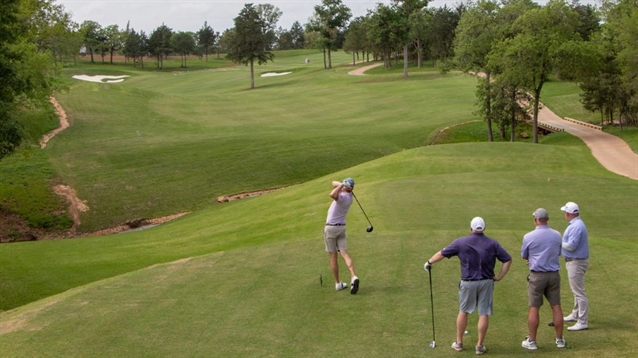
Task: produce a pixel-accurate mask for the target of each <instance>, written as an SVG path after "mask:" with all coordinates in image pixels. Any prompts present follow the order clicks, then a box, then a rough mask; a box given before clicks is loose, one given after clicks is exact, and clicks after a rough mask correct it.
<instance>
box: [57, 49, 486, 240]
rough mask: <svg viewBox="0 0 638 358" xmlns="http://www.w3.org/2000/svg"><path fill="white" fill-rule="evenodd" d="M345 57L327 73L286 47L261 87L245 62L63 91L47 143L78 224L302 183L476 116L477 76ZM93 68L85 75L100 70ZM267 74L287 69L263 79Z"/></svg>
mask: <svg viewBox="0 0 638 358" xmlns="http://www.w3.org/2000/svg"><path fill="white" fill-rule="evenodd" d="M305 57H309V58H310V59H311V64H310V65H306V64H305V63H304V58H305ZM349 61H351V59H350V56H349V55H348V54H345V53H343V52H337V53H336V54H335V56H334V57H333V63H335V68H334V69H332V70H323V64H322V58H321V54H320V53H318V52H314V51H305V52H301V53H298V54H297V55H296V56H293V55H291V54H286V56H282V57H281V58H279V57H278V58H277V60H276V62H275V63H274V64H268V65H267V66H261V67H258V68H257V71H256V85H257V88H256V89H254V90H248V85H249V72H248V69H247V68H246V67H245V66H236V67H227V68H220V69H210V70H199V71H179V72H177V71H176V72H149V71H141V70H135V69H133V68H132V67H131V66H120V67H117V68H119V69H120V70H119V71H115V70H113V68H115V67H113V66H111V67H108V69H110V70H111V71H109V73H106V74H108V75H130V76H131V77H130V78H127V79H126V80H124V82H121V83H114V84H104V83H91V82H83V81H78V82H76V83H75V84H73V85H72V86H71V90H70V91H69V92H68V93H60V94H58V95H57V99H58V100H59V102H60V103H61V104H62V105H63V107H64V108H65V110H66V113H67V115H68V117H69V121H70V122H71V127H70V128H69V129H67V130H65V131H64V132H62V133H60V134H58V135H57V136H56V137H55V138H53V139H52V140H51V141H50V142H49V145H48V146H47V148H46V150H47V152H48V154H49V157H50V161H51V163H52V165H53V167H54V168H55V170H56V172H58V173H59V175H60V176H61V177H62V180H63V181H64V182H65V183H67V184H68V185H70V186H71V187H73V188H74V189H75V190H76V192H77V193H78V196H79V198H80V199H81V200H84V201H86V203H87V205H88V207H89V210H88V211H87V212H85V213H83V214H82V217H81V221H82V222H81V225H80V226H79V227H78V230H79V231H82V232H91V231H96V230H99V229H104V228H106V227H112V226H116V225H120V224H122V223H124V222H127V221H129V220H133V219H136V218H140V217H143V218H154V217H161V216H165V215H172V214H176V213H181V212H187V211H194V210H198V209H202V208H205V207H208V206H210V205H211V204H214V203H215V200H216V199H217V197H219V196H223V195H230V194H235V193H240V192H246V191H255V190H263V189H270V188H274V187H281V186H286V185H291V184H298V183H303V182H305V181H307V180H312V179H315V178H317V177H319V176H323V175H326V174H328V173H332V172H334V171H335V170H340V169H344V168H348V167H350V166H352V165H355V164H358V163H362V162H365V161H368V160H373V159H375V158H379V157H383V156H385V155H388V154H392V153H396V152H399V151H402V150H404V149H410V148H415V147H418V146H422V145H426V144H429V143H430V141H431V140H432V138H433V137H434V135H435V134H436V132H437V131H438V130H440V129H441V128H443V127H445V126H447V125H450V124H454V123H459V122H464V121H468V120H474V119H476V117H475V116H474V115H473V114H472V111H473V102H474V86H475V83H476V80H475V79H474V78H472V77H471V76H469V75H465V74H461V73H454V74H449V75H446V76H441V75H439V73H438V72H437V69H436V68H433V67H429V68H424V69H421V70H418V71H417V70H415V71H414V74H413V75H412V76H411V77H410V78H409V79H408V80H403V79H402V78H401V75H400V74H397V73H394V72H390V73H387V74H383V72H381V74H375V75H373V76H349V75H347V72H348V71H349V70H351V69H352V68H353V67H352V66H347V64H348V63H349ZM95 67H97V68H99V66H95ZM102 67H104V66H102ZM97 68H91V67H90V68H89V69H90V71H88V73H89V74H91V75H96V74H99V73H98V69H97ZM375 71H377V72H378V71H379V70H378V69H376V70H375ZM381 71H383V70H381ZM85 72H87V71H86V69H68V70H67V71H66V72H65V74H66V75H69V76H71V75H78V74H83V73H85ZM269 72H292V73H291V74H289V75H286V76H279V77H267V78H261V77H258V76H259V75H260V74H261V73H269ZM449 93H454V95H453V96H450V95H449Z"/></svg>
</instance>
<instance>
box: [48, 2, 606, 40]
mask: <svg viewBox="0 0 638 358" xmlns="http://www.w3.org/2000/svg"><path fill="white" fill-rule="evenodd" d="M546 1H547V0H536V2H538V3H541V4H544V3H545V2H546ZM250 2H251V1H246V0H57V1H56V3H57V4H60V5H63V6H64V8H65V10H66V12H68V13H71V14H72V18H73V21H75V22H77V23H80V24H81V23H82V22H84V21H86V20H92V21H95V22H97V23H99V24H100V25H102V26H103V27H106V26H109V25H118V26H119V27H120V28H121V29H124V28H126V24H127V23H128V22H130V27H131V28H133V29H135V31H138V32H139V31H144V32H146V34H147V35H149V34H150V33H151V32H152V31H153V30H154V29H156V28H157V27H159V26H160V25H162V23H164V24H165V25H166V26H168V27H170V28H171V29H173V31H175V32H177V31H192V32H196V31H197V30H199V29H201V28H202V26H203V25H204V21H207V22H208V25H209V26H211V27H212V28H213V30H215V31H219V32H220V33H221V32H223V31H224V30H225V29H228V28H231V27H233V19H234V18H235V17H237V15H238V14H239V11H240V10H241V9H242V8H243V7H244V4H246V3H250ZM342 2H343V3H344V4H345V5H346V6H348V7H349V8H350V10H351V11H352V15H353V17H357V16H363V15H365V14H366V13H367V12H368V10H369V9H370V10H372V9H374V8H375V7H376V4H377V3H384V4H390V3H391V0H376V1H370V0H342ZM459 2H460V1H459V0H432V1H430V5H429V7H435V8H438V7H443V6H444V5H447V6H448V7H452V8H454V7H455V6H456V4H458V3H459ZM252 3H253V4H255V5H257V4H272V5H274V6H276V7H278V8H279V10H281V11H282V12H283V15H282V16H281V18H280V19H279V22H278V23H277V26H281V27H283V28H285V29H288V30H289V29H290V27H291V26H292V24H293V23H294V22H295V21H299V23H301V24H302V25H304V24H305V23H306V22H308V18H309V17H310V16H312V14H313V12H314V7H315V5H319V4H321V0H264V1H252ZM580 3H581V4H590V3H591V4H595V3H596V0H580Z"/></svg>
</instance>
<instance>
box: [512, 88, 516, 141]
mask: <svg viewBox="0 0 638 358" xmlns="http://www.w3.org/2000/svg"><path fill="white" fill-rule="evenodd" d="M510 102H511V103H512V130H511V131H510V142H513V141H514V139H515V138H516V105H517V101H516V88H515V87H514V88H513V90H512V94H511V98H510Z"/></svg>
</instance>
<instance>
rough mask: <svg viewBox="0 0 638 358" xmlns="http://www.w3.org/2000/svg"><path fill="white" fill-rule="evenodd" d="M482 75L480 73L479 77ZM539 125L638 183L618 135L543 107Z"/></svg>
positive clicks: (632, 157) (636, 165) (634, 163)
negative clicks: (571, 137)
mask: <svg viewBox="0 0 638 358" xmlns="http://www.w3.org/2000/svg"><path fill="white" fill-rule="evenodd" d="M381 65H383V63H375V64H372V65H368V66H363V67H360V68H357V69H355V70H352V71H350V72H348V74H349V75H353V76H363V75H365V72H366V71H367V70H369V69H372V68H375V67H378V66H381ZM478 75H479V76H480V75H481V74H478ZM538 122H539V124H540V123H542V124H546V125H549V126H552V127H556V128H559V129H562V130H564V131H565V132H567V133H569V134H571V135H575V136H576V137H578V138H580V139H582V141H583V142H585V144H586V145H587V146H588V147H589V149H590V150H591V153H592V155H593V156H594V158H596V160H597V161H598V162H599V163H600V164H601V165H602V166H603V167H604V168H605V169H607V170H609V171H610V172H612V173H615V174H618V175H622V176H625V177H627V178H630V179H633V180H638V154H636V153H634V151H633V150H631V148H630V147H629V145H628V144H627V142H625V141H624V140H622V139H620V138H619V137H616V136H615V135H612V134H609V133H605V132H603V131H602V130H600V129H598V128H596V127H597V126H592V125H590V124H589V123H586V122H580V121H575V120H572V121H568V120H565V119H563V118H561V117H559V116H558V115H556V114H555V113H554V112H552V111H551V110H550V109H549V108H547V106H544V105H543V106H542V107H541V109H540V110H539V113H538Z"/></svg>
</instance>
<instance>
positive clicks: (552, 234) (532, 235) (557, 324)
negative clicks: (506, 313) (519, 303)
mask: <svg viewBox="0 0 638 358" xmlns="http://www.w3.org/2000/svg"><path fill="white" fill-rule="evenodd" d="M532 215H534V225H536V228H535V229H534V230H533V231H531V232H529V233H527V234H526V235H525V236H524V237H523V246H522V247H521V257H522V258H523V259H524V260H525V261H526V262H527V265H528V266H529V271H530V273H529V276H527V294H528V296H529V313H528V316H527V326H528V328H529V336H527V338H526V339H525V340H524V341H523V343H522V346H523V348H527V349H530V350H536V349H538V347H537V345H536V333H537V332H538V325H539V320H540V318H539V311H540V307H541V306H542V305H543V297H545V298H547V302H549V305H550V306H551V307H552V313H553V321H552V323H553V324H552V325H553V326H554V328H555V329H556V346H557V347H558V348H564V347H565V339H564V338H563V310H562V309H561V306H560V273H559V271H560V261H559V257H560V252H561V243H562V237H561V234H560V233H559V232H558V231H556V230H554V229H552V228H550V227H549V226H548V225H547V221H548V220H549V214H548V213H547V210H545V209H543V208H538V209H536V211H534V213H533V214H532Z"/></svg>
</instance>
